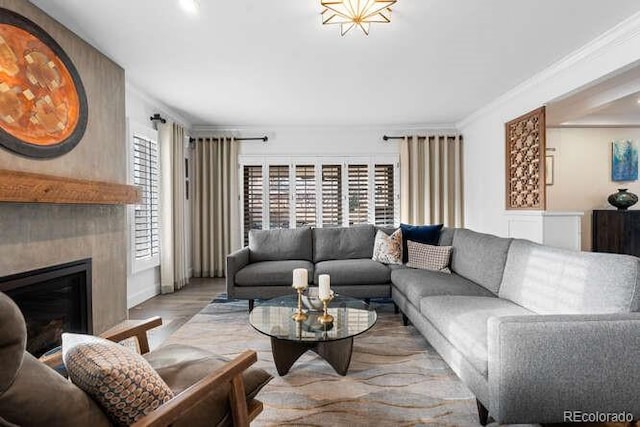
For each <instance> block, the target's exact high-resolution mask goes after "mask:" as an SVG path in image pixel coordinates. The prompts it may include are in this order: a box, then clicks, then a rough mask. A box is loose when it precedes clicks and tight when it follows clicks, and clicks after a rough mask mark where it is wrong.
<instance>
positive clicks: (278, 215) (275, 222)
mask: <svg viewBox="0 0 640 427" xmlns="http://www.w3.org/2000/svg"><path fill="white" fill-rule="evenodd" d="M289 192H290V185H289V166H269V228H271V229H273V228H289V207H290V204H289V194H290V193H289Z"/></svg>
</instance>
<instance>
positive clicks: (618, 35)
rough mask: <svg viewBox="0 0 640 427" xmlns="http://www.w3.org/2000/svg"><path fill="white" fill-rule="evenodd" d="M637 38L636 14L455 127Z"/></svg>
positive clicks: (639, 27) (639, 15)
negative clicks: (583, 62) (581, 63)
mask: <svg viewBox="0 0 640 427" xmlns="http://www.w3.org/2000/svg"><path fill="white" fill-rule="evenodd" d="M639 34H640V12H637V13H635V14H633V15H631V16H630V17H629V18H627V19H625V20H624V21H622V22H621V23H619V24H618V25H616V26H615V27H613V28H611V29H610V30H608V31H606V32H605V33H603V34H601V35H600V36H598V37H596V38H595V39H593V40H592V41H590V42H589V43H587V44H586V45H584V46H582V47H581V48H579V49H577V50H575V51H573V52H572V53H570V54H569V55H567V56H565V57H564V58H562V59H560V60H559V61H557V62H555V63H554V64H552V65H551V66H549V67H547V68H546V69H544V70H543V71H541V72H539V73H537V74H535V75H534V76H533V77H531V78H529V79H528V80H526V81H525V82H523V83H521V84H519V85H518V86H516V87H515V88H513V89H511V90H509V91H508V92H506V93H504V94H503V95H501V96H499V97H498V98H496V99H495V100H493V101H492V102H490V103H489V104H487V105H485V106H484V107H482V108H480V109H479V110H476V111H475V112H473V113H471V114H470V115H468V116H467V117H465V118H464V119H462V120H460V121H459V122H457V123H456V127H457V128H458V129H462V128H464V127H466V126H468V125H469V124H471V123H473V122H475V121H476V120H478V119H480V118H481V117H483V116H485V115H487V114H489V113H491V112H493V111H495V110H497V109H498V108H500V107H501V106H503V105H505V104H507V103H508V102H509V101H511V100H513V99H515V98H517V97H518V96H520V95H522V94H523V93H525V92H526V91H528V90H530V89H532V88H534V87H536V86H538V85H540V84H542V83H543V82H545V81H548V80H550V79H552V78H553V77H555V76H557V75H558V74H560V73H561V72H563V71H564V70H566V69H567V68H570V67H572V66H574V65H576V64H578V63H579V62H581V61H584V60H586V59H588V58H595V57H598V56H600V55H602V54H603V53H605V52H606V51H607V50H609V49H611V48H613V47H615V46H617V45H620V44H623V43H624V42H626V41H628V40H630V39H632V38H634V37H636V36H638V35H639Z"/></svg>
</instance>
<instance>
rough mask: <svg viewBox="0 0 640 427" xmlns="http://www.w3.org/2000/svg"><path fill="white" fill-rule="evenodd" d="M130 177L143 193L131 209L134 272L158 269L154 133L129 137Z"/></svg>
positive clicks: (138, 131)
mask: <svg viewBox="0 0 640 427" xmlns="http://www.w3.org/2000/svg"><path fill="white" fill-rule="evenodd" d="M131 151H132V158H131V167H130V171H131V175H132V182H133V185H135V186H138V187H140V189H141V190H142V200H141V202H140V204H138V205H135V206H134V207H133V213H132V219H131V234H132V237H131V255H132V260H133V270H134V272H137V271H141V270H144V269H146V268H151V267H155V266H157V265H159V263H160V257H159V255H160V236H159V222H158V218H159V194H160V193H159V177H160V170H159V159H158V141H157V133H156V132H155V131H154V130H153V129H148V128H144V127H139V129H135V130H134V131H133V133H132V144H131Z"/></svg>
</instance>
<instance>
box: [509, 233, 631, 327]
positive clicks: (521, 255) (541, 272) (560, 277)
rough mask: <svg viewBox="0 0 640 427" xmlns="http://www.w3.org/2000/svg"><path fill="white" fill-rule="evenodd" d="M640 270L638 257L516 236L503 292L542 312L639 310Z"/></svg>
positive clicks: (512, 299)
mask: <svg viewBox="0 0 640 427" xmlns="http://www.w3.org/2000/svg"><path fill="white" fill-rule="evenodd" d="M639 275H640V259H638V258H636V257H632V256H627V255H615V254H604V253H591V252H576V251H570V250H566V249H557V248H551V247H549V246H542V245H538V244H536V243H533V242H529V241H527V240H514V242H513V243H512V245H511V249H509V257H508V259H507V265H506V268H505V272H504V278H503V280H502V286H501V287H500V297H502V298H507V299H509V300H511V301H513V302H515V303H516V304H520V305H522V306H523V307H526V308H528V309H529V310H532V311H535V312H536V313H540V314H598V313H627V312H630V311H638V298H640V297H639V295H640V288H639V285H638V277H639Z"/></svg>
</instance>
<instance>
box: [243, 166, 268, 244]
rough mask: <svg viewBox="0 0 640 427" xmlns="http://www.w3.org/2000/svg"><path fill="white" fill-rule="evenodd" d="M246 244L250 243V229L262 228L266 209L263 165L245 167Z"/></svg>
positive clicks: (244, 219)
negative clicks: (264, 204)
mask: <svg viewBox="0 0 640 427" xmlns="http://www.w3.org/2000/svg"><path fill="white" fill-rule="evenodd" d="M243 182H244V191H243V194H244V209H243V211H244V218H243V221H244V244H245V245H248V244H249V230H261V229H262V213H263V211H264V207H263V201H262V195H263V194H264V185H263V181H262V166H245V167H244V179H243Z"/></svg>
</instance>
